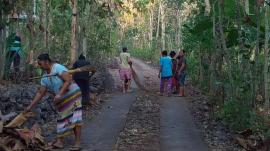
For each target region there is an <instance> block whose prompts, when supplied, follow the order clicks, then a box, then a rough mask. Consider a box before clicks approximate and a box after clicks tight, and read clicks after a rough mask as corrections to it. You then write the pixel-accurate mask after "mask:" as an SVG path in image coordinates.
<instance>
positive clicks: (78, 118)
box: [54, 83, 82, 137]
mask: <svg viewBox="0 0 270 151" xmlns="http://www.w3.org/2000/svg"><path fill="white" fill-rule="evenodd" d="M81 99H82V97H81V91H80V88H79V87H78V85H77V84H75V83H72V84H71V85H70V86H69V90H68V92H67V93H66V94H65V95H63V97H62V98H61V99H60V100H58V101H57V102H54V103H55V106H56V108H57V110H58V116H59V117H58V119H57V137H64V136H67V135H69V134H71V133H72V132H73V129H74V128H75V127H76V126H81V125H82V104H81Z"/></svg>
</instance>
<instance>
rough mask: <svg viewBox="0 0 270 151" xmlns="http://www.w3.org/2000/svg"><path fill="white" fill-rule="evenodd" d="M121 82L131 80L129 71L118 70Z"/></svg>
mask: <svg viewBox="0 0 270 151" xmlns="http://www.w3.org/2000/svg"><path fill="white" fill-rule="evenodd" d="M119 74H120V78H121V80H126V79H127V80H130V79H131V69H120V70H119Z"/></svg>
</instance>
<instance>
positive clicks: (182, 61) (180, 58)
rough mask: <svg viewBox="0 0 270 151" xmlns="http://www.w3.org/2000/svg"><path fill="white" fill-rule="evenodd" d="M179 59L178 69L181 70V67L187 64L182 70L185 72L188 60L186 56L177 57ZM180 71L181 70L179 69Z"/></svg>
mask: <svg viewBox="0 0 270 151" xmlns="http://www.w3.org/2000/svg"><path fill="white" fill-rule="evenodd" d="M177 60H178V70H180V68H181V67H182V65H183V64H185V67H184V69H183V70H182V72H183V73H185V72H186V69H187V61H186V58H185V57H184V56H178V57H177ZM178 72H179V71H178Z"/></svg>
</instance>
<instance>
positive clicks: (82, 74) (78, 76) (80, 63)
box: [73, 59, 90, 80]
mask: <svg viewBox="0 0 270 151" xmlns="http://www.w3.org/2000/svg"><path fill="white" fill-rule="evenodd" d="M86 65H90V62H89V61H87V60H85V59H79V60H77V61H76V62H75V63H74V64H73V68H74V69H76V68H80V67H83V66H86ZM89 76H90V75H89V72H88V71H85V72H78V73H74V75H73V79H74V80H79V79H82V80H88V79H89Z"/></svg>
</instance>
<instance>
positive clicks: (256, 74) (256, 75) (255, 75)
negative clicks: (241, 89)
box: [252, 1, 261, 107]
mask: <svg viewBox="0 0 270 151" xmlns="http://www.w3.org/2000/svg"><path fill="white" fill-rule="evenodd" d="M256 14H257V15H256V17H257V18H256V20H257V23H256V24H257V34H256V50H255V57H254V58H255V59H254V61H255V67H254V72H253V79H254V80H253V81H254V94H253V99H252V100H253V106H254V107H255V105H256V104H255V98H256V95H257V93H258V92H259V77H260V75H259V72H260V71H259V68H260V65H259V52H260V26H261V22H260V2H259V1H257V4H256Z"/></svg>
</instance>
